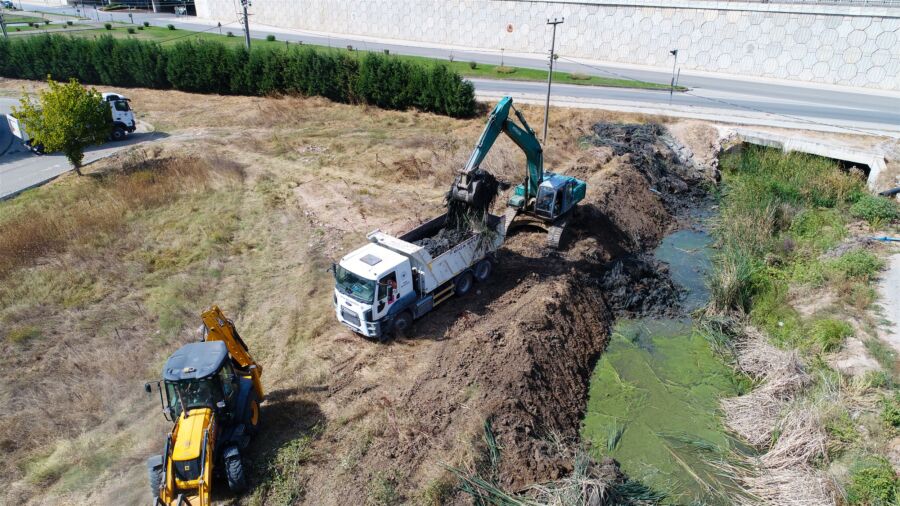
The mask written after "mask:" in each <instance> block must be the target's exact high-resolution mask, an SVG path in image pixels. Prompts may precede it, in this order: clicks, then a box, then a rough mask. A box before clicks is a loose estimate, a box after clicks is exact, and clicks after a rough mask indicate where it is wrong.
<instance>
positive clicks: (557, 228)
mask: <svg viewBox="0 0 900 506" xmlns="http://www.w3.org/2000/svg"><path fill="white" fill-rule="evenodd" d="M569 216H570V214H566V215H565V216H561V217H559V218H558V219H557V220H556V221H554V222H553V224H552V225H550V228H549V229H548V230H547V246H549V247H551V248H553V249H559V241H560V240H561V239H562V235H563V232H565V231H566V225H568V224H569Z"/></svg>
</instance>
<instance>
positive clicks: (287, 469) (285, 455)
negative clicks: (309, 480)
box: [250, 430, 318, 506]
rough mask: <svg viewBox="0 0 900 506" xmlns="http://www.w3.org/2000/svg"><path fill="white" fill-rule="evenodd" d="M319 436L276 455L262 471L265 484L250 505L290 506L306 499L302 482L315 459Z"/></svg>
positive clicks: (294, 442)
mask: <svg viewBox="0 0 900 506" xmlns="http://www.w3.org/2000/svg"><path fill="white" fill-rule="evenodd" d="M317 434H318V432H317V431H315V430H314V431H313V433H311V434H307V435H304V436H302V437H299V438H296V439H293V440H291V441H288V442H287V443H285V444H284V445H282V446H281V447H280V448H278V449H277V450H276V451H275V454H274V456H273V457H272V458H271V459H269V460H268V461H267V462H266V463H265V464H264V465H263V466H262V467H261V468H260V469H258V470H257V471H258V474H259V475H260V476H262V482H261V483H260V484H259V485H258V486H257V487H256V489H255V490H254V492H253V495H252V496H251V498H250V504H251V505H253V506H256V505H262V504H266V505H275V506H289V505H291V504H296V503H297V502H298V501H300V500H301V499H302V498H303V492H304V490H303V483H302V481H301V480H300V479H299V476H300V472H301V471H302V467H303V465H304V464H306V463H307V462H309V460H310V459H311V458H312V443H313V441H314V440H315V438H316V436H317Z"/></svg>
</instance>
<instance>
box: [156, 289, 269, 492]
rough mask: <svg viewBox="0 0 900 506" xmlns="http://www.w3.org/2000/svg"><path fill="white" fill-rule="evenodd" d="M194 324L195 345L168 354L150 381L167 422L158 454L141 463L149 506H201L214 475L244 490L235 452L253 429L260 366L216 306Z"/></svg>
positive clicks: (259, 392) (256, 421) (259, 393)
mask: <svg viewBox="0 0 900 506" xmlns="http://www.w3.org/2000/svg"><path fill="white" fill-rule="evenodd" d="M201 319H202V320H203V326H202V327H201V332H202V340H201V341H200V342H195V343H190V344H186V345H184V346H182V347H181V348H180V349H179V350H178V351H176V352H175V353H174V354H172V356H171V357H169V359H168V360H167V361H166V364H165V366H164V367H163V378H162V379H161V380H159V381H156V382H154V383H155V385H156V388H157V390H158V391H159V400H160V403H161V404H162V408H163V416H165V417H166V420H169V421H172V422H174V425H173V427H172V431H171V433H169V435H168V436H167V438H166V444H165V449H164V450H163V453H162V455H154V456H153V457H150V458H149V459H147V472H148V475H149V479H150V489H151V492H152V493H153V498H154V503H153V504H154V506H207V505H208V504H210V491H211V488H212V479H213V476H215V475H223V474H224V476H225V478H226V479H227V481H228V487H229V488H230V489H231V490H232V491H233V492H235V493H240V492H242V491H243V490H244V489H246V487H247V478H246V476H245V474H244V468H243V461H242V459H241V451H242V450H244V448H246V446H247V444H248V442H249V441H250V437H251V436H253V434H254V433H255V432H256V431H257V429H258V427H259V404H260V403H261V402H262V401H263V399H264V395H263V390H262V383H261V382H260V376H261V375H262V367H260V365H259V364H257V363H256V362H255V361H254V360H253V357H251V356H250V353H249V350H248V348H247V345H246V344H245V343H244V341H243V340H242V339H241V336H240V335H239V334H238V332H237V329H236V328H235V327H234V323H232V321H231V320H229V319H227V318H226V317H225V315H224V314H223V313H222V311H221V310H220V309H219V308H218V306H213V307H211V308H210V309H208V310H207V311H205V312H204V313H203V314H202V315H201ZM144 389H145V390H146V391H147V393H150V392H152V390H153V384H152V383H147V384H146V385H144Z"/></svg>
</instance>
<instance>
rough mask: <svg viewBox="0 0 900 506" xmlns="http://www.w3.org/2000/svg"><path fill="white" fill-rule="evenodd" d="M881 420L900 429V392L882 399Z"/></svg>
mask: <svg viewBox="0 0 900 506" xmlns="http://www.w3.org/2000/svg"><path fill="white" fill-rule="evenodd" d="M881 419H882V420H884V422H885V423H886V424H888V425H890V426H891V427H894V428H900V392H894V395H893V397H884V398H883V399H881Z"/></svg>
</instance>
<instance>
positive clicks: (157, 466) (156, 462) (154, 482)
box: [147, 455, 163, 499]
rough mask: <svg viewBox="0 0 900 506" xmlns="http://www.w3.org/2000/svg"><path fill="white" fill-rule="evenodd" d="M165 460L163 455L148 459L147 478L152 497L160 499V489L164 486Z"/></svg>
mask: <svg viewBox="0 0 900 506" xmlns="http://www.w3.org/2000/svg"><path fill="white" fill-rule="evenodd" d="M162 475H163V459H162V455H155V456H153V457H150V458H149V459H147V478H148V480H149V481H150V495H151V496H153V498H154V499H155V498H157V497H159V487H160V485H162Z"/></svg>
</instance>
